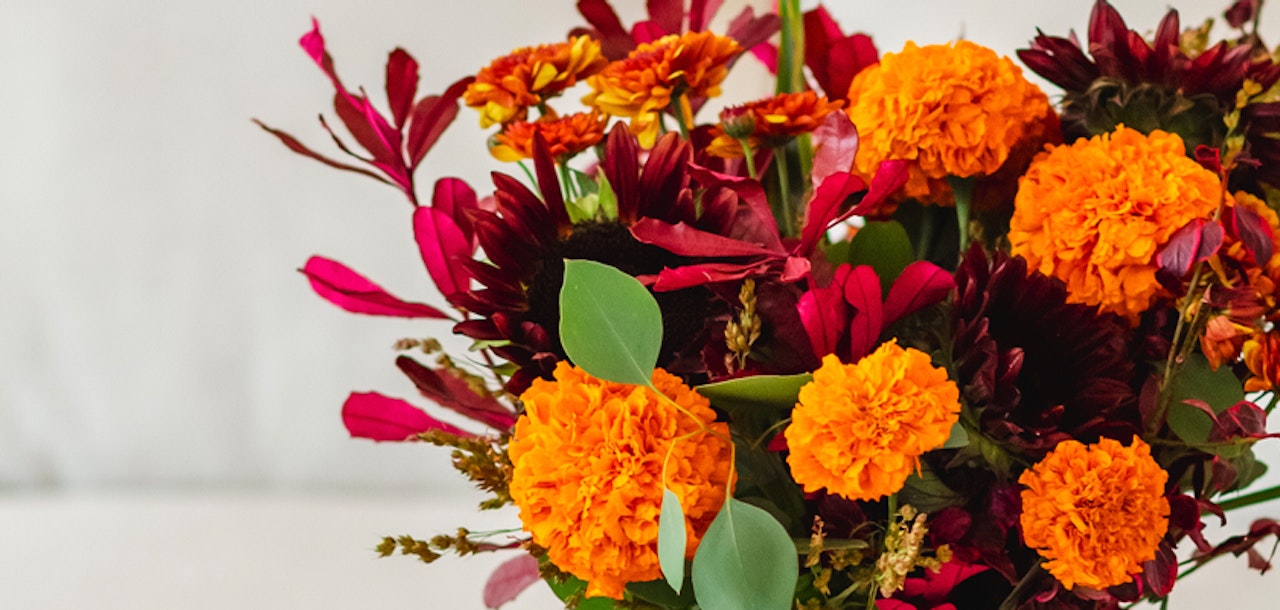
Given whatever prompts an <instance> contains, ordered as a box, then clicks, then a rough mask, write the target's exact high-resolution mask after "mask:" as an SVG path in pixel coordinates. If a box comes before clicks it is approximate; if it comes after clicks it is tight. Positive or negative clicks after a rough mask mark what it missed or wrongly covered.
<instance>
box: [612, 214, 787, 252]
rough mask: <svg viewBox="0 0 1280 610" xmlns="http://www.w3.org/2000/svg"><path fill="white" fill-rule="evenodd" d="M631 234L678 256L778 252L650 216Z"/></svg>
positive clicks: (632, 230) (639, 223) (643, 219)
mask: <svg viewBox="0 0 1280 610" xmlns="http://www.w3.org/2000/svg"><path fill="white" fill-rule="evenodd" d="M631 236H632V237H635V238H636V240H637V241H639V242H640V243H644V244H649V245H652V246H657V247H659V248H662V249H663V250H666V251H668V252H671V253H672V254H678V255H680V256H697V257H708V258H723V257H761V256H763V257H777V256H778V253H777V252H774V251H771V250H767V249H765V248H764V247H762V246H760V245H759V244H753V243H748V242H744V241H739V240H736V239H730V238H728V237H724V236H721V235H716V234H714V233H708V232H706V231H702V230H700V229H696V228H694V227H691V226H689V225H687V224H685V223H683V222H680V223H676V224H674V225H673V224H668V223H665V222H662V221H661V220H656V219H653V218H641V219H640V221H639V222H637V223H636V224H634V225H632V227H631Z"/></svg>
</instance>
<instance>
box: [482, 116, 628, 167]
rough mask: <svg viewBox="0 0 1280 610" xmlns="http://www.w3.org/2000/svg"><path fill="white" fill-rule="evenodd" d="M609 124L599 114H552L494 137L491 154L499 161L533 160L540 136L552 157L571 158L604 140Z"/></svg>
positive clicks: (505, 129) (510, 126) (511, 125)
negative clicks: (605, 129) (536, 135)
mask: <svg viewBox="0 0 1280 610" xmlns="http://www.w3.org/2000/svg"><path fill="white" fill-rule="evenodd" d="M605 122H606V118H605V116H604V115H601V114H600V113H598V112H579V113H576V114H570V115H567V116H564V117H556V116H553V115H548V116H545V117H543V118H542V119H539V120H537V121H534V122H532V123H530V122H526V121H512V122H511V123H508V124H507V125H506V126H505V127H503V129H502V131H500V132H498V134H497V135H495V136H494V137H493V145H492V146H490V148H489V154H491V155H493V156H494V157H495V158H497V159H498V160H499V161H509V162H510V161H519V160H521V159H532V158H533V135H534V134H535V133H540V134H542V137H543V139H544V140H546V142H547V149H548V150H549V151H550V152H551V156H552V157H554V158H555V159H558V160H564V159H568V158H570V157H572V156H574V155H576V154H578V153H580V152H582V151H584V150H586V149H588V148H591V147H592V146H595V145H596V144H598V143H599V142H600V141H601V140H603V139H604V127H605Z"/></svg>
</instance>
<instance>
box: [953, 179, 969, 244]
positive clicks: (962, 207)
mask: <svg viewBox="0 0 1280 610" xmlns="http://www.w3.org/2000/svg"><path fill="white" fill-rule="evenodd" d="M947 182H949V183H951V192H952V193H953V194H955V197H956V224H957V225H959V227H960V256H964V253H965V252H967V251H968V250H969V205H970V203H971V202H972V200H973V179H972V178H957V177H955V176H948V177H947Z"/></svg>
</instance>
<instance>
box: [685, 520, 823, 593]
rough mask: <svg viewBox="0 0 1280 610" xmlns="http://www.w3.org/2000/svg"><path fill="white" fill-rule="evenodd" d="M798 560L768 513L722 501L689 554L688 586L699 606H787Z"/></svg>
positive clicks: (791, 545) (787, 540)
mask: <svg viewBox="0 0 1280 610" xmlns="http://www.w3.org/2000/svg"><path fill="white" fill-rule="evenodd" d="M799 573H800V561H799V558H798V556H797V555H796V547H795V544H794V543H793V542H792V541H791V537H790V536H789V535H787V531H786V530H785V529H783V528H782V525H781V524H779V523H778V522H777V520H775V519H774V518H773V517H772V516H770V515H769V513H767V512H765V511H764V510H761V509H759V508H756V507H754V506H751V505H750V504H747V503H745V502H741V501H739V500H736V499H734V498H729V499H728V500H727V501H725V503H724V506H723V507H722V508H721V509H720V512H719V514H717V515H716V518H715V520H713V521H712V522H711V526H710V527H709V528H707V533H706V534H705V535H703V537H702V541H701V542H700V543H699V544H698V552H697V554H696V555H694V557H693V590H694V594H695V595H696V596H697V600H698V605H699V606H700V607H701V608H702V609H703V610H740V609H742V608H752V609H759V610H788V609H789V608H791V606H792V600H793V599H794V598H795V592H796V582H797V580H798V578H799Z"/></svg>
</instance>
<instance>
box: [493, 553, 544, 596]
mask: <svg viewBox="0 0 1280 610" xmlns="http://www.w3.org/2000/svg"><path fill="white" fill-rule="evenodd" d="M539 580H542V576H541V575H540V574H539V573H538V560H537V559H534V558H533V556H532V555H529V554H527V553H520V556H519V557H516V558H514V559H511V560H509V561H507V562H505V563H503V564H502V565H500V566H498V569H496V570H494V571H493V574H490V575H489V580H488V582H486V583H484V606H485V607H486V608H498V607H501V606H502V605H503V604H505V603H507V602H509V601H511V600H514V599H515V598H516V596H517V595H520V594H521V593H523V592H524V590H525V589H528V588H529V587H530V586H532V585H533V583H536V582H538V581H539Z"/></svg>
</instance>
